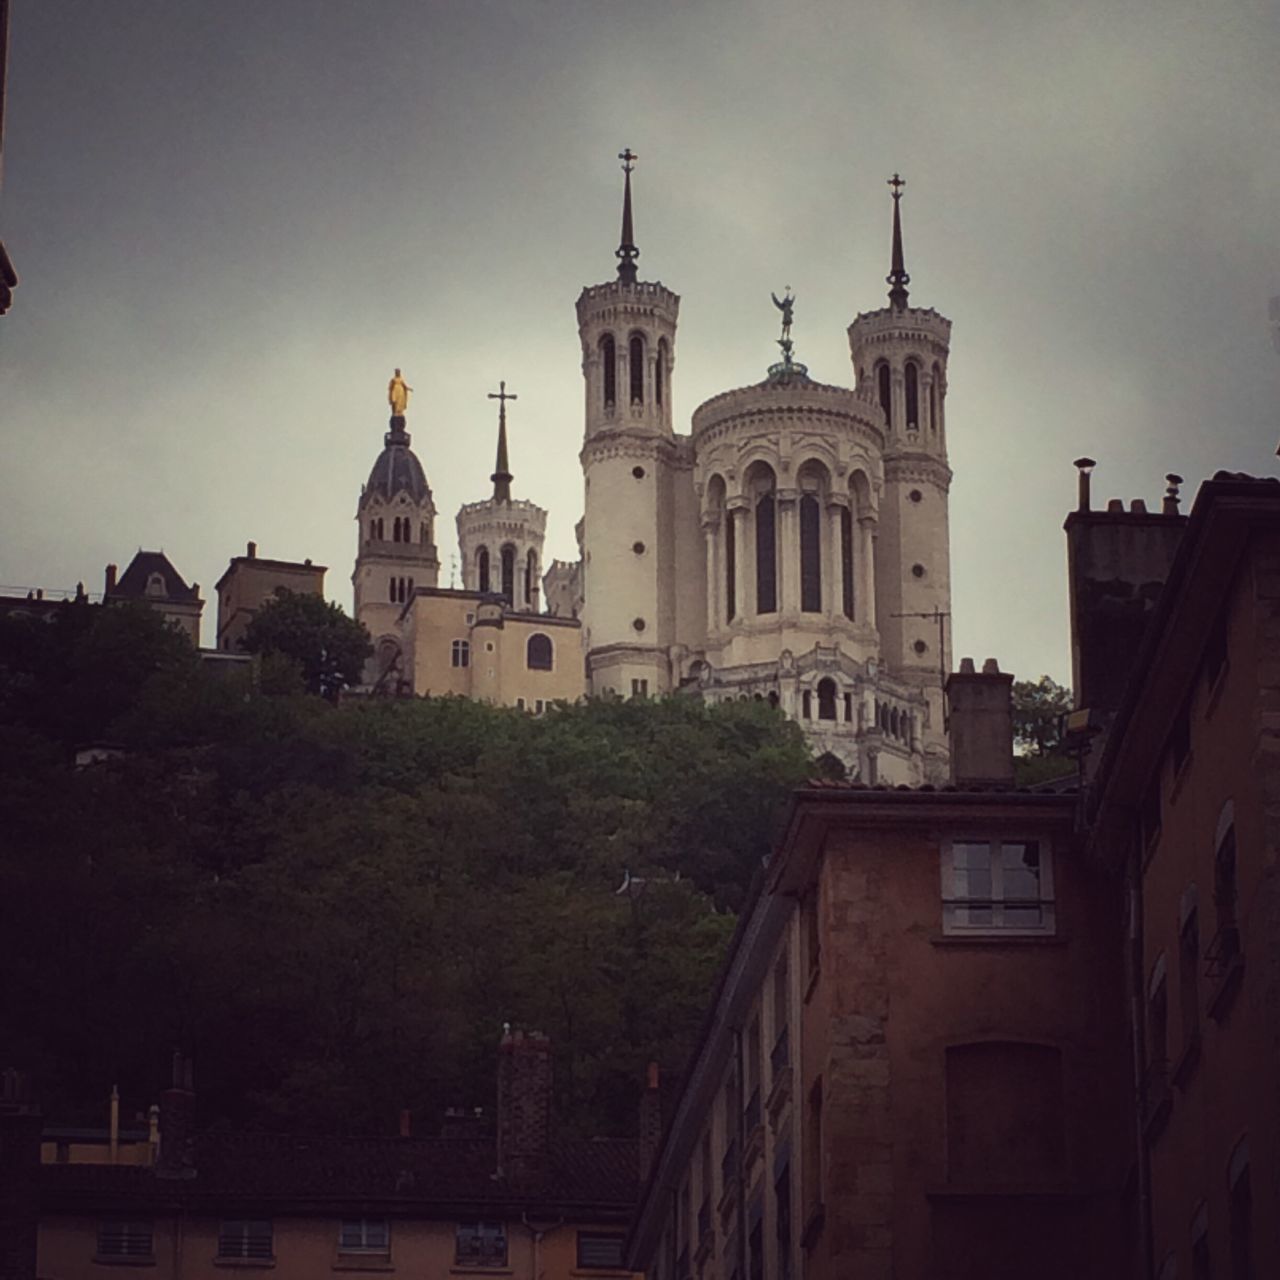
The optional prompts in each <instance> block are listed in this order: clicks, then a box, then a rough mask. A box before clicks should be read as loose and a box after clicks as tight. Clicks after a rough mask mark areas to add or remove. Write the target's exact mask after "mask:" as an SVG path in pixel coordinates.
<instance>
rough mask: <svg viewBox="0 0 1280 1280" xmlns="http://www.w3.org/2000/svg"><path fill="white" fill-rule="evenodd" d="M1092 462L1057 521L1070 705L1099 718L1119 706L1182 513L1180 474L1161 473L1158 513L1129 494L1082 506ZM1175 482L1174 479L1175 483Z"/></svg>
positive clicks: (1083, 467) (1083, 463)
mask: <svg viewBox="0 0 1280 1280" xmlns="http://www.w3.org/2000/svg"><path fill="white" fill-rule="evenodd" d="M1093 465H1094V463H1093V459H1091V458H1079V459H1077V460H1076V466H1077V467H1078V468H1079V470H1080V484H1081V502H1080V506H1079V507H1078V509H1077V510H1075V511H1072V512H1071V513H1070V514H1069V515H1068V516H1067V520H1066V524H1065V525H1064V526H1063V527H1064V528H1065V530H1066V534H1067V581H1068V585H1069V588H1070V593H1071V683H1072V686H1073V689H1074V694H1075V707H1076V710H1086V709H1087V710H1090V711H1093V712H1096V713H1097V714H1098V715H1099V716H1101V717H1102V718H1103V719H1105V718H1106V715H1107V713H1108V712H1113V711H1115V709H1116V708H1117V707H1118V706H1119V705H1120V699H1121V697H1122V696H1123V694H1124V690H1125V686H1126V685H1127V684H1128V681H1129V675H1130V671H1131V664H1132V662H1133V659H1134V656H1135V655H1136V654H1137V652H1138V647H1139V645H1140V644H1141V642H1142V636H1143V633H1144V632H1145V630H1146V626H1147V619H1148V618H1149V617H1150V615H1151V611H1152V609H1154V608H1155V604H1156V601H1157V600H1158V599H1159V598H1160V592H1161V590H1162V589H1163V587H1164V582H1165V579H1166V578H1167V577H1168V576H1169V568H1170V566H1171V565H1172V564H1173V557H1174V554H1175V553H1176V551H1177V550H1178V544H1179V543H1180V542H1181V541H1182V533H1183V530H1184V529H1185V528H1186V525H1187V517H1186V516H1183V515H1179V513H1178V498H1177V485H1179V484H1181V483H1182V480H1181V477H1179V476H1175V475H1173V474H1172V473H1170V474H1169V475H1167V476H1166V477H1165V480H1166V481H1167V482H1168V486H1169V487H1168V489H1167V490H1166V492H1165V495H1164V500H1163V502H1162V503H1161V507H1160V510H1159V511H1151V510H1148V508H1147V504H1146V503H1145V502H1144V501H1143V500H1142V499H1141V498H1137V499H1134V500H1133V501H1132V502H1131V503H1130V505H1129V508H1128V510H1126V509H1125V504H1124V502H1123V501H1122V500H1121V499H1119V498H1112V499H1111V500H1110V501H1109V502H1108V503H1107V505H1106V509H1105V510H1102V511H1098V510H1091V509H1090V507H1089V505H1088V492H1089V491H1088V474H1089V471H1090V470H1091V469H1092V467H1093ZM1175 482H1176V483H1175Z"/></svg>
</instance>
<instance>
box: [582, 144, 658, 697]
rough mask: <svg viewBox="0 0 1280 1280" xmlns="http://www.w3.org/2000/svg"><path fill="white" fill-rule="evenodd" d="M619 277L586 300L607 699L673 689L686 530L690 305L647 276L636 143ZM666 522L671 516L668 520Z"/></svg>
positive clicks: (588, 515) (592, 665) (590, 498)
mask: <svg viewBox="0 0 1280 1280" xmlns="http://www.w3.org/2000/svg"><path fill="white" fill-rule="evenodd" d="M618 158H619V159H620V160H621V161H622V169H623V173H624V174H625V178H624V186H623V198H622V236H621V243H620V244H619V246H618V250H617V254H616V256H617V259H618V269H617V278H616V279H614V280H610V281H609V282H608V283H607V284H598V285H589V286H587V287H586V288H585V289H583V291H582V294H581V295H580V296H579V298H578V304H577V311H578V335H579V337H580V339H581V341H582V374H583V381H584V386H585V394H586V404H585V425H586V431H585V442H584V444H583V447H582V452H581V454H580V455H579V458H580V461H581V463H582V470H583V476H584V482H585V501H584V506H585V514H584V518H583V520H584V522H583V532H582V545H583V546H584V547H585V548H586V554H585V556H584V560H583V566H582V570H583V609H582V621H583V643H584V645H585V647H586V651H587V679H588V686H589V688H590V691H591V692H592V693H595V694H602V693H605V692H614V693H617V694H620V695H622V696H624V697H625V696H629V695H631V694H632V693H648V694H658V693H662V692H664V691H666V690H668V689H669V688H671V685H672V673H671V670H670V661H669V655H670V651H671V646H672V645H673V644H674V643H675V584H674V578H675V577H676V574H675V555H676V549H675V529H674V527H673V521H672V520H671V519H670V518H669V513H670V511H671V507H672V504H673V501H674V497H673V491H674V480H673V476H674V473H675V471H676V470H677V455H678V453H679V451H678V448H677V445H676V441H675V437H674V435H673V433H672V429H671V373H672V370H673V368H674V367H675V343H676V323H677V319H678V316H679V311H680V299H679V297H678V296H677V295H676V294H674V293H672V292H671V290H670V289H667V288H665V287H664V286H663V285H661V284H658V283H656V282H655V283H648V282H645V281H642V280H640V279H639V278H638V272H637V266H636V259H637V258H638V257H639V256H640V250H639V249H638V248H637V247H636V244H635V231H634V224H633V219H632V209H631V173H632V170H633V168H634V166H635V161H636V158H637V157H636V156H635V154H634V153H633V152H632V151H631V149H630V148H627V150H625V151H623V152H622V154H621V155H620V156H619V157H618ZM664 516H666V517H668V518H664Z"/></svg>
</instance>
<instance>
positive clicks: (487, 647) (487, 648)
mask: <svg viewBox="0 0 1280 1280" xmlns="http://www.w3.org/2000/svg"><path fill="white" fill-rule="evenodd" d="M484 651H485V653H492V652H493V641H492V640H490V641H489V643H488V644H486V645H485V647H484Z"/></svg>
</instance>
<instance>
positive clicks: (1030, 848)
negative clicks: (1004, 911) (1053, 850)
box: [1000, 840, 1040, 902]
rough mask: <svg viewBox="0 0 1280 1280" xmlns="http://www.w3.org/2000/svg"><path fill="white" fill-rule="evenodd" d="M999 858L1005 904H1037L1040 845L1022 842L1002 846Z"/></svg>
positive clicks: (1032, 842) (1028, 841)
mask: <svg viewBox="0 0 1280 1280" xmlns="http://www.w3.org/2000/svg"><path fill="white" fill-rule="evenodd" d="M1000 856H1001V859H1002V863H1003V870H1004V900H1005V901H1006V902H1038V901H1039V900H1040V843H1039V841H1037V840H1023V841H1020V842H1018V843H1016V844H1002V845H1001V846H1000Z"/></svg>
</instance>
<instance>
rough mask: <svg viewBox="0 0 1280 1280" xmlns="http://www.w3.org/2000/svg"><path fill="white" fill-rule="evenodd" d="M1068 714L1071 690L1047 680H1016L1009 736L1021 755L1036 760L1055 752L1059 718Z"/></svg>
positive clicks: (1060, 740) (1059, 728)
mask: <svg viewBox="0 0 1280 1280" xmlns="http://www.w3.org/2000/svg"><path fill="white" fill-rule="evenodd" d="M1070 710H1071V690H1070V689H1067V688H1064V687H1063V686H1062V685H1060V684H1057V683H1056V682H1055V681H1054V680H1052V679H1051V678H1050V677H1049V676H1041V677H1040V679H1039V680H1018V681H1016V682H1015V683H1014V686H1013V736H1014V741H1015V742H1016V743H1017V744H1018V745H1019V746H1020V747H1022V748H1023V750H1024V753H1025V752H1034V754H1036V755H1038V756H1043V755H1049V754H1052V753H1055V752H1057V750H1058V748H1059V747H1060V746H1061V743H1062V735H1061V718H1062V716H1064V715H1065V714H1066V713H1067V712H1068V711H1070Z"/></svg>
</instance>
